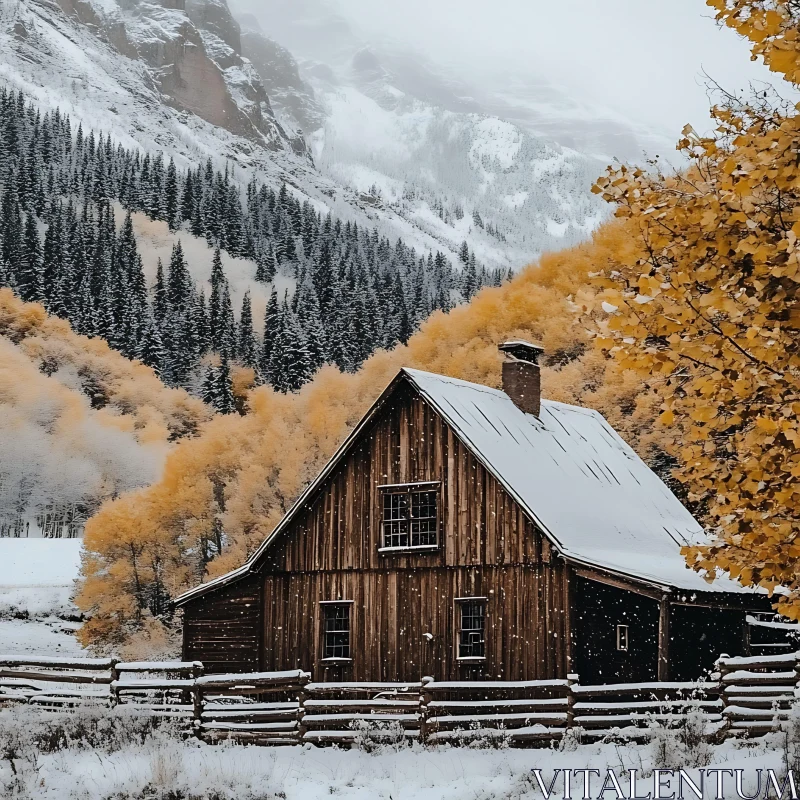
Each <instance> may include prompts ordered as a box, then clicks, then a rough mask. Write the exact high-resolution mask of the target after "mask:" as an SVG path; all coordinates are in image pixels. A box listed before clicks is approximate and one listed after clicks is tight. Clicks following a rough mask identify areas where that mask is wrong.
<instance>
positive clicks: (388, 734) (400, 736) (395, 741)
mask: <svg viewBox="0 0 800 800" xmlns="http://www.w3.org/2000/svg"><path fill="white" fill-rule="evenodd" d="M350 727H351V729H352V730H353V731H355V739H354V744H355V746H356V747H357V748H358V749H359V750H364V752H367V753H382V752H387V751H395V752H396V751H397V750H400V749H401V748H404V747H408V740H407V737H406V732H405V729H404V728H403V726H402V725H401V724H400V723H399V722H392V721H387V722H381V721H380V720H377V719H376V720H375V721H373V720H366V719H359V720H355V721H354V722H352V723H351V725H350Z"/></svg>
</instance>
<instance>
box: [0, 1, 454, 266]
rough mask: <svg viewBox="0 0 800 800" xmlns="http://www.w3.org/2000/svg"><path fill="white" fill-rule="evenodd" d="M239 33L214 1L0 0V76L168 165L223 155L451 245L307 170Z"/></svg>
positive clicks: (243, 176)
mask: <svg viewBox="0 0 800 800" xmlns="http://www.w3.org/2000/svg"><path fill="white" fill-rule="evenodd" d="M175 6H178V7H175ZM239 36H240V34H239V26H238V24H237V23H236V22H235V21H234V20H233V19H232V18H231V17H230V13H229V12H228V8H227V5H226V4H225V2H224V0H189V2H188V3H186V5H185V6H184V0H164V2H163V5H160V4H157V3H151V2H145V0H125V2H122V1H121V0H120V1H119V2H118V0H59V3H56V2H53V1H52V0H27V1H26V2H24V3H23V2H19V0H0V52H2V53H3V63H2V64H0V82H2V83H4V84H6V85H8V86H10V87H12V88H16V89H22V90H23V91H25V92H26V94H28V95H29V96H31V97H32V98H33V99H34V100H35V102H36V104H37V106H39V107H40V108H42V109H47V108H50V109H53V108H56V107H60V108H61V109H62V111H66V112H67V113H69V114H70V116H71V117H72V119H73V120H74V121H75V122H80V123H81V124H82V125H83V126H84V129H86V130H87V131H88V130H89V129H91V130H93V131H95V133H99V132H104V133H106V134H110V135H111V136H112V137H113V139H114V140H115V141H116V142H119V143H121V144H122V145H123V146H126V147H138V148H141V149H142V150H144V151H147V152H151V153H154V152H157V151H160V152H163V153H164V154H165V156H166V157H168V158H169V157H173V158H174V159H175V161H176V165H177V166H178V168H179V169H182V168H185V167H188V166H196V165H197V164H199V163H201V162H203V161H205V160H206V159H207V158H211V159H213V160H214V161H215V162H216V163H217V164H219V165H220V166H222V165H221V163H220V162H222V161H225V162H227V163H230V164H231V165H232V166H233V167H235V168H234V169H233V177H234V179H235V180H238V181H239V182H240V183H241V184H242V186H244V184H246V183H247V181H248V180H249V178H250V176H251V175H253V174H256V175H257V176H258V177H259V178H260V179H261V180H263V181H264V182H266V183H267V184H269V185H271V186H273V187H274V188H279V187H280V185H281V184H282V183H284V182H285V183H287V184H289V185H290V186H292V187H293V188H294V190H295V192H296V194H297V195H298V196H299V197H300V198H301V199H309V200H310V201H311V202H312V203H313V204H314V206H315V207H316V208H317V209H318V210H319V211H321V212H323V213H325V212H331V213H333V214H334V215H335V216H336V217H338V218H340V219H342V221H343V222H346V221H351V222H357V223H358V224H359V226H366V227H377V228H378V230H379V232H380V233H381V234H382V235H385V236H388V237H389V238H391V239H393V240H396V239H397V238H402V239H403V240H404V241H405V242H406V244H408V245H409V246H413V247H415V248H416V249H417V250H422V251H427V252H435V251H436V250H438V249H442V247H443V246H450V247H451V250H452V243H450V242H448V241H440V240H438V239H437V238H435V237H433V236H431V235H430V234H429V233H427V232H426V231H425V230H423V229H422V228H421V227H419V226H417V225H416V224H414V222H413V221H409V220H407V219H404V218H403V217H402V216H401V215H400V214H398V213H397V212H396V211H394V210H393V209H391V208H389V207H387V206H381V205H376V204H374V203H372V202H371V201H370V199H369V198H366V199H365V198H362V197H360V196H359V194H358V192H356V191H354V190H353V189H351V188H350V187H347V186H342V185H341V184H339V183H338V182H337V181H336V180H335V179H333V178H331V177H330V176H325V175H323V174H321V173H320V172H319V170H317V169H316V168H315V166H314V163H313V160H312V158H311V156H310V154H309V153H308V152H307V151H306V146H305V143H304V141H303V140H302V138H300V137H299V136H297V135H296V132H292V131H290V132H289V133H287V132H286V130H284V128H283V127H282V126H281V124H280V123H279V121H278V120H277V119H276V117H275V114H274V112H273V109H272V106H271V104H270V101H269V97H268V95H267V92H266V90H265V88H264V84H263V82H262V81H261V79H260V77H259V76H258V74H257V72H256V70H255V69H254V67H253V65H252V64H251V63H250V62H249V61H248V60H247V59H246V58H244V57H243V56H242V55H241V53H240V51H239V49H238V48H239V46H240V45H239ZM459 244H460V243H459ZM453 252H455V251H454V250H453Z"/></svg>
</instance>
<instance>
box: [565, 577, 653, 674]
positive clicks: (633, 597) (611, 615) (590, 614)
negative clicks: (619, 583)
mask: <svg viewBox="0 0 800 800" xmlns="http://www.w3.org/2000/svg"><path fill="white" fill-rule="evenodd" d="M573 581H574V595H573V598H574V607H573V618H574V619H575V625H576V627H575V638H574V641H573V648H574V653H575V662H574V663H575V672H577V673H578V676H579V678H580V681H581V683H582V684H584V685H594V684H598V683H629V682H637V681H655V680H657V679H658V617H659V604H658V602H657V601H655V600H653V599H651V598H649V597H644V596H642V595H638V594H634V593H633V592H629V591H625V590H623V589H617V588H616V587H614V586H607V585H605V584H602V583H598V582H597V581H592V580H588V579H586V578H582V577H579V576H575V577H574V578H573ZM617 625H627V626H628V630H629V636H630V640H629V649H628V651H627V652H621V651H619V650H617Z"/></svg>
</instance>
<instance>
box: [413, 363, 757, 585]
mask: <svg viewBox="0 0 800 800" xmlns="http://www.w3.org/2000/svg"><path fill="white" fill-rule="evenodd" d="M404 372H405V373H406V375H407V376H408V377H409V378H410V380H411V381H412V383H413V384H414V385H415V386H416V387H417V388H418V390H419V391H420V393H421V394H422V395H423V397H425V399H426V400H428V401H429V402H430V403H431V404H432V405H433V406H434V408H436V410H437V411H438V412H439V413H440V414H441V415H442V416H443V417H444V418H445V419H446V420H447V422H448V423H449V424H450V425H451V426H452V427H453V428H454V429H455V431H456V432H457V433H458V435H459V436H460V437H461V439H462V440H463V441H464V443H465V444H466V445H467V446H468V447H469V448H470V449H471V450H472V451H473V453H474V454H475V455H476V456H477V457H478V458H479V459H480V460H481V461H482V462H483V464H484V466H486V468H487V469H488V470H489V471H490V472H491V473H493V474H494V476H495V477H496V478H497V479H498V480H499V481H500V482H501V483H502V484H503V485H504V486H505V487H506V489H507V490H508V491H509V492H510V493H511V495H512V496H513V497H514V498H515V499H516V500H517V502H519V503H520V505H522V507H523V508H524V509H525V511H526V512H527V513H528V514H529V515H530V517H531V518H532V519H533V520H535V521H536V522H537V523H538V524H539V526H540V527H541V528H542V529H543V531H545V533H546V534H547V535H548V536H549V537H550V538H551V540H552V541H553V542H554V543H555V544H556V546H557V547H558V549H559V550H560V551H561V552H562V553H563V554H564V555H565V556H567V557H570V558H572V559H574V560H576V561H580V562H583V563H585V564H588V565H591V566H594V567H599V568H603V569H608V570H611V571H613V572H615V573H619V574H623V575H630V576H632V577H637V578H640V579H641V580H645V581H648V582H650V583H655V584H659V585H664V586H670V587H675V588H677V589H686V590H690V591H702V592H708V591H718V592H720V591H725V592H742V591H751V590H745V589H743V587H742V586H740V585H739V584H738V583H736V582H734V581H732V580H729V579H726V578H720V579H717V580H715V581H714V582H713V583H711V584H708V583H706V581H705V580H704V579H703V577H702V576H701V575H699V574H698V573H696V572H694V571H692V570H690V569H689V568H688V567H687V566H686V564H685V562H684V559H683V557H682V556H681V554H680V548H681V547H682V546H683V545H685V544H689V543H698V542H701V541H703V540H704V538H705V534H704V532H703V529H702V528H701V527H700V525H699V524H698V523H697V521H696V520H695V519H694V517H692V515H691V514H690V513H689V512H688V511H687V510H686V509H685V508H684V507H683V505H682V504H681V503H680V501H679V500H678V499H677V498H676V497H675V495H673V494H672V492H670V490H669V489H668V488H667V486H666V485H665V484H664V483H663V482H662V481H661V480H660V479H659V478H658V477H657V476H656V474H655V473H654V472H652V470H650V469H649V467H648V466H647V465H646V464H645V463H644V462H643V461H642V460H641V459H640V458H639V457H638V456H637V455H636V453H634V451H633V450H632V449H631V448H630V447H629V446H628V445H627V444H626V443H625V442H624V441H623V439H622V438H621V437H620V436H619V434H617V433H616V431H615V430H614V429H613V428H612V427H611V426H610V425H609V424H608V422H606V420H605V419H604V418H603V417H602V415H600V414H599V413H598V412H597V411H592V410H590V409H586V408H579V407H577V406H569V405H565V404H564V403H556V402H553V401H551V400H543V401H542V408H541V414H540V416H539V418H537V417H535V416H533V415H532V414H525V413H524V412H523V411H521V410H520V409H519V408H517V406H515V405H514V403H513V401H512V400H511V398H510V397H509V396H508V395H507V394H505V392H502V391H499V390H497V389H490V388H488V387H486V386H481V385H479V384H475V383H467V382H466V381H461V380H456V379H455V378H447V377H444V376H442V375H434V374H431V373H429V372H421V371H419V370H414V369H405V370H404Z"/></svg>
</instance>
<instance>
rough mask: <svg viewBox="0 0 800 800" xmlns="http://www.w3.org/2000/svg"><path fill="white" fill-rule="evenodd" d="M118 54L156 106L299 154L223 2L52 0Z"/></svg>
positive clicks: (221, 0) (186, 0) (185, 0)
mask: <svg viewBox="0 0 800 800" xmlns="http://www.w3.org/2000/svg"><path fill="white" fill-rule="evenodd" d="M58 6H59V8H60V10H61V11H62V12H63V13H64V14H65V15H67V16H68V17H70V18H72V19H73V20H77V21H78V22H80V23H81V24H82V25H83V26H85V27H86V28H87V29H88V30H89V31H90V32H91V33H93V34H94V35H95V36H96V37H97V38H99V39H101V40H102V41H104V42H106V43H108V44H109V45H111V46H112V47H113V48H114V49H116V50H117V51H118V52H119V53H120V55H122V56H125V57H127V58H130V59H134V60H137V61H140V62H143V63H144V64H145V65H147V67H148V68H149V72H150V77H151V79H152V83H153V85H154V86H155V87H156V88H157V90H158V91H159V93H160V94H161V98H162V101H163V102H164V103H165V104H166V105H169V106H172V107H173V108H176V109H178V110H180V111H186V112H189V113H191V114H195V115H197V116H198V117H200V118H201V119H203V120H205V121H207V122H209V123H211V124H212V125H215V126H219V127H222V128H225V129H226V130H228V131H230V132H231V133H233V134H236V135H238V136H244V137H246V138H248V139H250V140H252V141H254V142H258V143H259V144H262V145H264V146H266V147H267V148H268V149H270V150H273V151H274V150H280V149H283V148H287V147H289V148H292V149H293V150H294V151H295V152H300V153H302V152H303V150H304V148H303V147H298V146H297V143H296V142H294V141H293V137H289V136H287V135H286V133H285V132H284V131H283V129H282V128H281V126H280V124H279V123H278V121H277V120H276V118H275V114H274V113H273V110H272V106H271V105H270V100H269V96H268V94H267V91H266V89H265V88H264V85H263V83H262V81H261V79H260V77H259V75H258V72H257V71H256V70H255V68H254V67H253V65H252V64H250V63H249V61H248V60H247V59H245V58H243V57H242V54H241V42H240V30H239V24H238V23H237V22H236V21H235V20H234V18H233V16H232V15H231V13H230V11H229V10H228V6H227V4H226V3H225V2H224V0H161V1H160V2H148V0H118V2H114V0H105V1H104V2H100V0H58Z"/></svg>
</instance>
